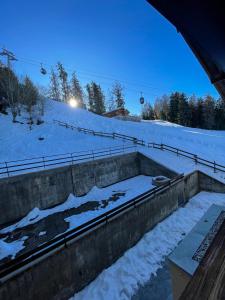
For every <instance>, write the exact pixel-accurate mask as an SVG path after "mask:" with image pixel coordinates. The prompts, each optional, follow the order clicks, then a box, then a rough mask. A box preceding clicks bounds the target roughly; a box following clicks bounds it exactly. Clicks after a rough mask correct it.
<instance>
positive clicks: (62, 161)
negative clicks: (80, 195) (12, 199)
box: [0, 145, 136, 177]
mask: <svg viewBox="0 0 225 300" xmlns="http://www.w3.org/2000/svg"><path fill="white" fill-rule="evenodd" d="M130 150H132V151H134V150H136V146H135V145H127V146H125V145H123V146H122V147H121V146H117V147H111V148H103V149H101V150H98V151H93V150H90V151H81V152H73V153H66V154H58V155H51V156H43V157H33V158H28V159H24V160H17V161H16V160H14V161H8V162H2V163H0V176H1V177H4V176H8V177H9V176H13V175H17V174H21V173H26V172H27V171H30V170H34V171H40V170H44V169H49V168H52V167H58V166H68V165H73V164H75V163H79V162H82V161H89V160H95V159H99V158H104V157H108V156H113V155H117V154H122V153H125V152H127V151H130Z"/></svg>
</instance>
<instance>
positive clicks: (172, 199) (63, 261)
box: [0, 179, 185, 300]
mask: <svg viewBox="0 0 225 300" xmlns="http://www.w3.org/2000/svg"><path fill="white" fill-rule="evenodd" d="M184 197H185V196H184V180H182V179H181V180H180V181H179V182H177V183H175V184H174V185H172V186H171V187H167V188H165V189H164V190H163V191H161V192H160V193H158V194H155V195H154V196H152V197H151V198H149V199H148V200H147V201H145V202H144V203H141V204H139V205H137V206H136V207H132V208H131V209H129V210H127V211H125V212H123V213H122V214H120V215H119V216H116V217H115V218H114V219H112V220H109V222H107V223H104V224H102V225H100V226H99V227H98V228H97V229H95V230H93V231H91V232H89V233H87V234H86V235H84V236H83V237H82V238H80V239H78V240H76V241H72V242H71V243H70V244H69V245H67V247H66V248H63V249H59V250H57V251H55V252H54V253H52V254H51V255H49V256H48V257H45V258H43V260H41V261H39V262H38V263H37V264H35V265H33V266H32V267H30V268H28V269H26V270H23V271H22V272H21V273H20V274H17V275H15V277H13V278H10V279H9V280H7V281H6V282H5V283H3V284H2V285H1V286H0V299H4V300H11V299H17V300H24V299H32V300H35V299H60V300H63V299H68V298H69V297H70V296H72V295H73V294H74V293H75V292H77V291H79V290H81V289H82V288H83V287H84V286H85V285H87V284H88V283H89V282H90V281H92V280H93V279H94V278H95V277H96V276H97V275H98V274H99V273H100V272H101V271H102V270H104V269H105V268H107V267H109V266H110V265H111V264H112V263H113V262H115V261H116V260H117V259H118V258H119V257H120V256H121V255H122V254H123V253H124V252H125V251H126V250H127V249H129V248H130V247H132V246H134V245H135V244H136V243H137V242H138V241H139V240H140V239H141V238H142V236H143V235H144V234H145V233H146V232H148V231H149V230H150V229H151V228H152V227H153V226H155V225H156V224H157V223H158V222H160V221H162V220H163V219H164V218H165V217H167V216H168V215H170V214H171V213H172V212H173V211H174V210H176V209H177V208H178V203H179V202H180V201H181V200H182V199H183V201H184Z"/></svg>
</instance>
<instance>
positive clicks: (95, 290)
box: [71, 192, 225, 300]
mask: <svg viewBox="0 0 225 300" xmlns="http://www.w3.org/2000/svg"><path fill="white" fill-rule="evenodd" d="M212 204H217V205H225V194H216V193H208V192H201V193H199V194H197V195H196V196H195V197H193V198H192V199H191V200H190V201H189V202H188V203H187V205H186V206H185V207H182V208H179V209H178V210H177V211H176V212H174V213H173V214H172V215H171V216H169V217H168V218H166V219H165V220H164V221H162V222H161V223H159V224H158V225H157V226H156V227H155V228H154V229H153V230H151V231H149V232H148V233H147V234H145V235H144V237H143V238H142V239H141V240H140V241H139V242H138V243H137V245H135V246H134V247H133V248H131V249H129V250H128V251H126V253H125V254H124V255H123V256H122V257H121V258H119V259H118V260H117V261H116V263H114V264H113V265H112V266H110V267H109V268H108V269H106V270H104V271H103V272H102V273H101V274H100V275H99V276H98V277H97V278H96V279H95V280H94V281H93V282H91V283H90V284H89V285H88V286H87V287H86V288H84V289H83V290H82V291H81V292H79V293H77V294H75V295H74V297H73V298H71V300H86V299H92V300H106V299H107V300H128V299H131V297H132V296H133V295H134V294H135V293H136V292H137V290H138V288H139V286H140V285H144V284H145V283H146V282H147V281H149V279H150V277H151V275H153V274H156V272H157V270H158V269H159V268H161V267H162V264H163V262H164V260H165V258H166V256H168V255H169V253H170V252H171V251H173V249H174V248H175V247H176V246H177V244H178V243H179V242H180V241H181V240H182V239H183V238H184V237H185V235H186V234H188V233H189V232H190V231H191V229H192V228H193V227H194V225H195V224H196V223H197V222H198V221H199V220H200V218H201V217H202V216H203V215H204V213H205V212H206V211H207V209H208V208H209V207H210V206H211V205H212Z"/></svg>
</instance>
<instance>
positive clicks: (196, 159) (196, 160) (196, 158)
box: [194, 154, 198, 165]
mask: <svg viewBox="0 0 225 300" xmlns="http://www.w3.org/2000/svg"><path fill="white" fill-rule="evenodd" d="M194 161H195V164H196V165H197V163H198V156H197V155H196V154H195V155H194Z"/></svg>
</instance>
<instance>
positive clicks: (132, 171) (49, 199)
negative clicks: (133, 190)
mask: <svg viewBox="0 0 225 300" xmlns="http://www.w3.org/2000/svg"><path fill="white" fill-rule="evenodd" d="M140 174H145V175H151V176H156V175H164V176H168V177H170V178H172V177H174V175H176V173H175V172H173V171H170V170H168V169H167V168H166V167H164V166H162V165H160V164H158V163H156V162H154V161H153V160H151V159H148V158H146V157H145V156H144V155H141V154H138V153H137V152H135V153H129V154H124V155H118V156H113V157H108V158H104V159H99V160H96V161H89V162H85V163H80V164H75V165H73V166H66V167H60V168H54V169H50V170H44V171H39V172H34V173H29V174H24V175H18V176H14V177H9V178H3V179H0V207H1V211H4V214H1V217H0V226H3V225H6V224H7V223H12V222H15V221H16V220H18V219H20V218H22V217H24V216H25V215H26V214H27V213H28V212H29V211H30V210H31V209H33V208H34V207H38V208H40V209H45V208H49V207H52V206H55V205H58V204H60V203H62V202H64V201H65V200H66V199H67V197H68V196H69V194H70V193H74V194H76V195H77V196H81V195H84V194H86V193H87V192H88V191H89V190H90V189H91V188H92V187H93V186H94V185H96V186H98V187H105V186H108V185H111V184H114V183H116V182H119V181H122V180H125V179H128V178H131V177H134V176H137V175H140Z"/></svg>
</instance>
